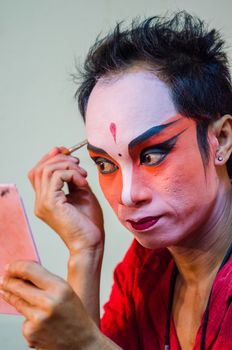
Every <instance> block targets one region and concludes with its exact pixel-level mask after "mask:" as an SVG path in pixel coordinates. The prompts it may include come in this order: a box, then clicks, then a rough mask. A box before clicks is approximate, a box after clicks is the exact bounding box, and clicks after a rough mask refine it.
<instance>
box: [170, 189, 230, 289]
mask: <svg viewBox="0 0 232 350" xmlns="http://www.w3.org/2000/svg"><path fill="white" fill-rule="evenodd" d="M225 195H226V199H225ZM221 197H223V198H224V201H223V202H222V201H220V200H219V202H221V204H220V205H215V208H214V209H213V210H212V212H211V214H210V217H209V218H208V220H207V222H206V223H205V224H204V226H203V227H201V228H200V229H198V230H197V231H196V232H193V233H192V234H191V237H189V238H187V239H185V240H184V241H182V242H181V243H180V244H179V245H177V246H172V247H169V248H168V249H169V251H170V252H171V254H172V255H173V258H174V260H175V263H176V265H177V268H178V270H179V273H180V277H181V279H182V280H183V281H184V283H186V284H187V285H199V284H201V283H204V284H207V283H210V282H211V281H212V280H213V279H214V277H215V276H216V273H217V271H218V269H219V267H220V264H221V262H222V260H223V258H224V256H225V254H226V251H227V249H228V247H229V245H230V243H231V241H232V234H231V232H232V205H231V204H232V195H231V189H230V190H229V191H228V190H227V192H226V194H225V193H224V196H223V195H222V196H221ZM219 199H220V198H219ZM222 203H223V205H222Z"/></svg>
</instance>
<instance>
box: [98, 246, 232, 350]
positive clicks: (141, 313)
mask: <svg viewBox="0 0 232 350" xmlns="http://www.w3.org/2000/svg"><path fill="white" fill-rule="evenodd" d="M173 266H174V262H173V259H172V257H171V255H170V253H169V252H168V250H167V249H160V250H150V249H146V248H143V247H142V246H141V245H140V244H139V243H137V242H136V241H134V242H133V243H132V245H131V247H130V248H129V250H128V251H127V253H126V255H125V257H124V259H123V261H122V262H121V263H120V264H119V265H118V266H117V267H116V269H115V272H114V284H113V288H112V292H111V296H110V299H109V301H108V302H107V303H106V305H105V306H104V310H105V313H104V315H103V318H102V320H101V330H102V332H103V333H104V334H105V335H106V336H108V337H109V338H111V339H112V340H113V341H114V342H115V343H117V344H118V345H119V346H120V347H121V348H122V349H123V350H164V343H165V341H164V340H165V328H166V317H167V305H168V292H169V285H170V278H171V274H172V270H173ZM210 305H211V306H210V312H209V322H208V327H207V333H206V347H205V349H210V350H216V349H217V350H232V259H230V260H229V261H228V262H227V264H226V265H225V266H224V267H223V268H222V270H221V271H220V272H219V273H218V275H217V277H216V279H215V282H214V285H213V290H212V296H211V304H210ZM201 330H202V324H201V326H200V327H199V330H198V332H197V336H196V341H195V345H194V348H193V350H198V349H200V340H201ZM170 343H171V350H180V345H179V342H178V338H177V335H176V330H175V325H174V322H173V319H172V320H171V329H170Z"/></svg>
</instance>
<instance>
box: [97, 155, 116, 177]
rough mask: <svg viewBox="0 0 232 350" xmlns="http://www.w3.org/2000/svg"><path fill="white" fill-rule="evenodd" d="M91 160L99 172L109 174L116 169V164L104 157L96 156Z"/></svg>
mask: <svg viewBox="0 0 232 350" xmlns="http://www.w3.org/2000/svg"><path fill="white" fill-rule="evenodd" d="M93 160H94V162H95V163H96V165H97V167H98V170H99V171H100V173H101V174H111V173H114V172H115V171H116V170H117V169H118V167H117V165H115V164H114V163H113V162H111V161H110V160H108V159H106V158H101V157H97V158H94V159H93Z"/></svg>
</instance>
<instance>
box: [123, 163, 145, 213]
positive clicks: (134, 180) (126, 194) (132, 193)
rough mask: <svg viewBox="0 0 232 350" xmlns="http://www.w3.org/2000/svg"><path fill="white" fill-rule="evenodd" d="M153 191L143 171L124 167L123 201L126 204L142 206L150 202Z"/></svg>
mask: <svg viewBox="0 0 232 350" xmlns="http://www.w3.org/2000/svg"><path fill="white" fill-rule="evenodd" d="M151 200H152V191H151V188H150V187H149V186H148V183H146V181H145V180H144V178H143V176H142V173H141V172H139V170H137V172H135V170H133V171H132V169H124V171H123V172H122V194H121V202H122V204H123V205H125V206H129V207H132V206H141V205H144V204H148V203H150V202H151Z"/></svg>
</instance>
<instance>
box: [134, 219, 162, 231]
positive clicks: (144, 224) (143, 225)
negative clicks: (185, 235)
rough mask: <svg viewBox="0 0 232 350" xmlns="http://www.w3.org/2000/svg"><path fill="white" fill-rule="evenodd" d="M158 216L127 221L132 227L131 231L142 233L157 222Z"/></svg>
mask: <svg viewBox="0 0 232 350" xmlns="http://www.w3.org/2000/svg"><path fill="white" fill-rule="evenodd" d="M159 218H160V217H159V216H147V217H145V218H142V219H140V220H138V221H133V220H127V222H129V223H130V224H131V226H132V227H133V229H135V230H137V231H143V230H146V229H148V228H149V227H151V226H153V225H155V224H156V223H157V221H158V220H159Z"/></svg>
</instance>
